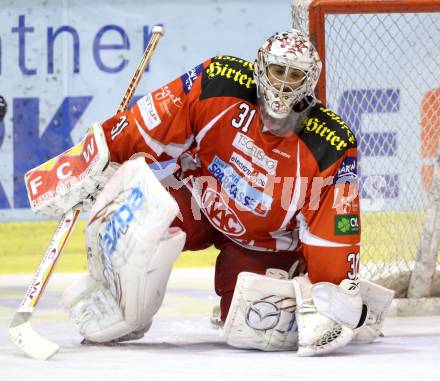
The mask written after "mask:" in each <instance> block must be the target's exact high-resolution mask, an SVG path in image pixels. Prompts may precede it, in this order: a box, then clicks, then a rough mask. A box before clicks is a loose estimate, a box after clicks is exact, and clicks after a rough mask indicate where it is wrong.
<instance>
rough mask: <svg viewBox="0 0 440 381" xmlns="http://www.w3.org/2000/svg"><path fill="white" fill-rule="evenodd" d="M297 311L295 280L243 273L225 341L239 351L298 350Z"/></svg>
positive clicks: (236, 289)
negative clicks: (293, 281) (246, 349)
mask: <svg viewBox="0 0 440 381" xmlns="http://www.w3.org/2000/svg"><path fill="white" fill-rule="evenodd" d="M295 308H296V302H295V297H294V291H293V285H292V281H291V280H282V279H274V278H270V277H267V276H264V275H259V274H254V273H248V272H242V273H240V274H239V276H238V279H237V285H236V286H235V290H234V296H233V298H232V302H231V307H230V309H229V313H228V316H227V318H226V322H225V325H224V337H225V340H226V342H227V343H228V344H229V345H231V346H233V347H237V348H251V349H260V350H263V351H289V350H296V349H297V341H298V335H297V329H296V328H297V326H296V321H295Z"/></svg>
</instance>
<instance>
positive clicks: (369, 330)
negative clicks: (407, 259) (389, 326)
mask: <svg viewBox="0 0 440 381" xmlns="http://www.w3.org/2000/svg"><path fill="white" fill-rule="evenodd" d="M360 288H361V296H362V302H363V303H364V304H366V305H367V307H368V315H367V320H366V324H365V325H364V326H362V327H360V328H358V329H355V331H354V332H355V335H354V337H353V340H352V342H353V343H358V344H367V343H371V342H373V341H374V340H375V339H376V338H378V337H379V336H381V335H382V326H383V320H384V316H385V314H386V312H387V310H388V308H389V307H390V305H391V302H392V301H393V297H394V291H393V290H390V289H388V288H385V287H382V286H379V285H378V284H375V283H373V282H369V281H367V280H364V279H361V280H360Z"/></svg>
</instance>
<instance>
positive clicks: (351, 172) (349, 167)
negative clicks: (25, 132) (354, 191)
mask: <svg viewBox="0 0 440 381" xmlns="http://www.w3.org/2000/svg"><path fill="white" fill-rule="evenodd" d="M357 180H358V175H357V160H356V158H355V157H353V156H348V157H346V158H344V160H343V161H342V163H341V165H340V166H339V169H338V173H337V174H336V176H335V179H334V184H342V183H352V182H354V181H357Z"/></svg>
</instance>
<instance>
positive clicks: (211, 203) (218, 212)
mask: <svg viewBox="0 0 440 381" xmlns="http://www.w3.org/2000/svg"><path fill="white" fill-rule="evenodd" d="M201 202H202V206H203V208H204V210H205V212H206V216H207V218H208V219H209V220H210V221H211V223H212V224H213V225H214V227H216V228H217V229H218V230H220V231H221V232H223V233H225V234H226V235H229V236H233V237H238V236H241V235H243V234H244V233H245V232H246V228H245V227H244V225H243V224H242V223H241V221H240V220H239V219H238V217H237V215H236V214H235V212H234V211H233V210H232V209H231V208H229V206H228V204H227V202H226V201H225V199H224V198H223V197H222V195H221V194H220V193H218V192H216V191H215V190H213V189H211V188H207V189H206V190H205V192H204V193H203V195H202V198H201Z"/></svg>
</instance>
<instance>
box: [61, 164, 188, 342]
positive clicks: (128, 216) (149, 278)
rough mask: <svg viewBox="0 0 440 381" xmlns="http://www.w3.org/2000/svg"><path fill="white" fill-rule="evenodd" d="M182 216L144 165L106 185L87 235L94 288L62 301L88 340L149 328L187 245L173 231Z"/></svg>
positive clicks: (129, 167)
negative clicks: (173, 270)
mask: <svg viewBox="0 0 440 381" xmlns="http://www.w3.org/2000/svg"><path fill="white" fill-rule="evenodd" d="M178 211H179V209H178V206H177V204H176V202H175V200H174V199H173V198H172V197H171V195H170V194H169V193H168V192H167V191H166V190H165V189H164V188H163V187H162V185H161V184H160V183H159V182H158V180H157V179H156V178H155V177H154V175H153V174H152V172H151V170H150V169H149V168H148V166H147V165H146V163H145V161H144V160H143V159H142V158H140V159H136V160H130V161H128V162H126V163H124V164H123V165H122V166H121V167H120V168H119V170H118V171H117V172H116V174H115V175H114V176H113V177H112V178H111V179H110V181H109V182H108V183H107V184H106V186H105V188H104V189H103V191H102V192H101V193H100V194H99V196H98V199H97V200H96V203H95V205H94V207H93V210H92V214H91V216H90V219H89V223H88V225H87V228H86V242H87V255H88V262H89V271H90V275H91V277H92V278H93V279H94V280H95V281H96V283H97V285H90V287H86V289H85V290H82V289H81V287H78V285H77V286H74V287H73V288H71V289H69V290H67V291H66V293H65V295H64V304H65V306H66V308H67V311H68V314H69V315H70V316H71V317H72V319H73V320H74V321H75V322H79V324H77V325H78V328H79V331H80V333H81V334H82V335H83V336H84V337H85V338H86V339H88V340H90V341H96V342H108V341H112V340H115V339H119V338H121V336H126V335H127V334H129V333H131V332H138V331H142V330H146V329H148V327H149V326H150V325H151V320H152V318H153V316H154V314H155V313H156V312H157V310H158V309H159V307H160V305H161V304H162V301H163V297H164V294H165V289H166V285H167V282H168V278H169V276H170V272H171V269H172V264H173V262H174V261H175V259H176V257H177V256H178V255H179V254H180V252H181V250H182V248H183V246H184V243H185V237H186V236H185V233H183V232H182V231H181V230H180V229H178V228H169V226H170V224H171V222H172V220H173V219H174V218H175V216H176V215H177V213H178ZM101 302H102V303H103V304H104V305H105V306H106V309H105V310H103V312H102V311H101V309H102V308H103V307H102V306H101V304H102V303H101ZM100 303H101V304H100ZM99 311H101V313H98V312H99ZM112 314H113V315H112Z"/></svg>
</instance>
